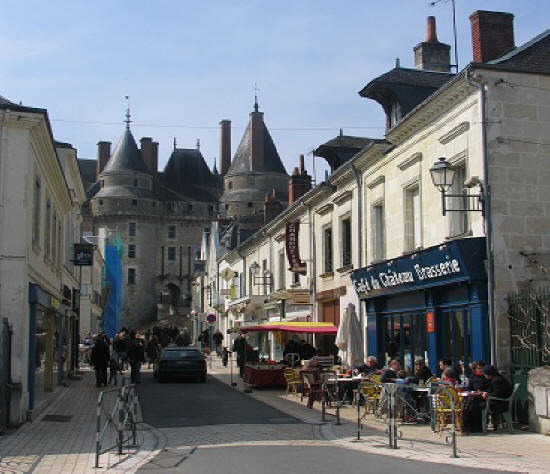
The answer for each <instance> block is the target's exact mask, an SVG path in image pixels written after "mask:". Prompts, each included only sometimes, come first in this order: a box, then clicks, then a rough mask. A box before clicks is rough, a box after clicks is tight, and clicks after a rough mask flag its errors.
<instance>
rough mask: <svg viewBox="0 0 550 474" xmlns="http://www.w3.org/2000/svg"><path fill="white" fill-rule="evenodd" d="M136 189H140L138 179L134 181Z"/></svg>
mask: <svg viewBox="0 0 550 474" xmlns="http://www.w3.org/2000/svg"><path fill="white" fill-rule="evenodd" d="M134 187H136V188H137V187H138V180H137V179H134Z"/></svg>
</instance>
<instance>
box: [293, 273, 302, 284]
mask: <svg viewBox="0 0 550 474" xmlns="http://www.w3.org/2000/svg"><path fill="white" fill-rule="evenodd" d="M292 283H293V284H294V285H299V284H300V274H299V273H298V272H292Z"/></svg>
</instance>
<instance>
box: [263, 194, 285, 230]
mask: <svg viewBox="0 0 550 474" xmlns="http://www.w3.org/2000/svg"><path fill="white" fill-rule="evenodd" d="M283 209H284V207H283V205H282V204H281V201H279V200H278V199H277V198H276V197H275V190H273V193H272V194H271V196H270V195H269V194H266V195H265V199H264V225H265V224H267V223H268V222H270V221H272V220H273V219H275V218H276V217H277V216H278V215H279V214H280V213H281V212H282V211H283Z"/></svg>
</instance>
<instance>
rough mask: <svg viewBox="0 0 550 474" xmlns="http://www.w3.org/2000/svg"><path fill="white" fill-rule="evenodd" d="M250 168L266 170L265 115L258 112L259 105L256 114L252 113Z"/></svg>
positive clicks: (256, 106)
mask: <svg viewBox="0 0 550 474" xmlns="http://www.w3.org/2000/svg"><path fill="white" fill-rule="evenodd" d="M250 135H251V137H250V168H251V169H252V170H263V169H264V114H263V112H259V111H258V104H257V103H256V104H255V105H254V112H251V113H250Z"/></svg>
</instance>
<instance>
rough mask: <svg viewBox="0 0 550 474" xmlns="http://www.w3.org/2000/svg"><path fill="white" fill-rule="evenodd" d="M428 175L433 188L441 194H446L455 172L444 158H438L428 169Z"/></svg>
mask: <svg viewBox="0 0 550 474" xmlns="http://www.w3.org/2000/svg"><path fill="white" fill-rule="evenodd" d="M430 175H431V176H432V181H433V183H434V186H435V187H436V188H437V189H439V191H441V192H442V193H445V192H447V191H448V190H449V189H450V188H451V186H452V185H453V181H454V178H455V170H454V169H453V167H452V166H451V163H449V162H448V161H447V160H446V159H445V158H444V157H441V158H439V161H436V162H435V163H434V165H433V166H432V167H431V168H430Z"/></svg>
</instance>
